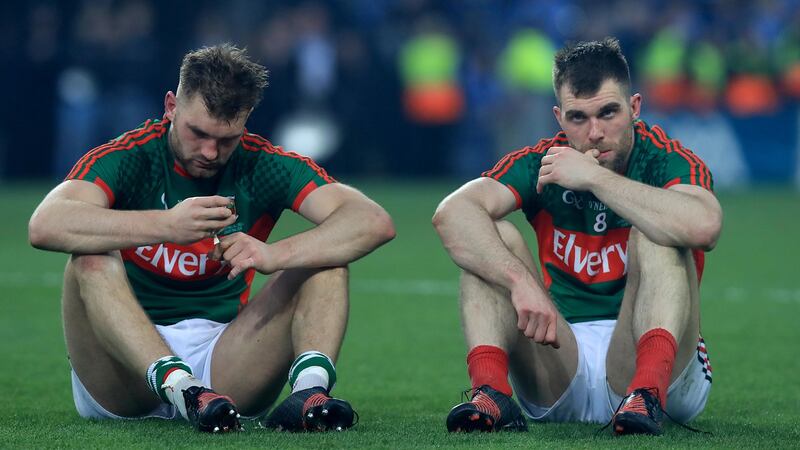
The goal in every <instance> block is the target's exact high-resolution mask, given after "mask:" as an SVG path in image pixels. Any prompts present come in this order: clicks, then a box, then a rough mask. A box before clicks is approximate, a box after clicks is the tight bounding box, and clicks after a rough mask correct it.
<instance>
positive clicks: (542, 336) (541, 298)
mask: <svg viewBox="0 0 800 450" xmlns="http://www.w3.org/2000/svg"><path fill="white" fill-rule="evenodd" d="M511 303H512V305H514V309H515V310H516V311H517V328H519V330H520V331H522V334H524V335H525V336H526V337H528V338H530V339H532V340H533V341H534V342H537V343H539V344H543V345H551V346H553V348H559V347H560V345H559V343H558V336H556V329H557V327H558V310H556V307H555V305H554V304H553V302H552V300H550V298H549V297H548V296H547V295H546V294H543V293H541V292H539V290H537V289H533V288H532V287H531V285H530V284H528V283H526V282H520V283H519V284H518V285H517V286H514V287H513V288H512V289H511Z"/></svg>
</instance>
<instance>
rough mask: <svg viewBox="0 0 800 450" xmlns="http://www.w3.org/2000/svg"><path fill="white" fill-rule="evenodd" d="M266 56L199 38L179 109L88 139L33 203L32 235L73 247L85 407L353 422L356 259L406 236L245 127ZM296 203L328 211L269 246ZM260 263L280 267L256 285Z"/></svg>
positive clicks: (77, 382) (213, 417) (73, 336)
mask: <svg viewBox="0 0 800 450" xmlns="http://www.w3.org/2000/svg"><path fill="white" fill-rule="evenodd" d="M266 84H267V72H266V70H265V68H264V67H262V66H260V65H258V64H256V63H254V62H252V61H250V60H249V59H248V57H247V55H246V54H245V52H244V51H242V50H239V49H237V48H235V47H233V46H230V45H220V46H214V47H207V48H203V49H200V50H197V51H194V52H191V53H188V54H187V55H186V56H185V57H184V59H183V63H182V65H181V68H180V77H179V83H178V87H177V89H176V91H175V92H172V91H169V92H167V93H166V95H165V98H164V109H165V111H164V115H163V117H162V118H161V119H159V120H148V121H146V122H145V123H144V124H142V125H141V126H139V127H138V128H136V129H134V130H132V131H129V132H127V133H124V134H122V135H121V136H119V137H117V138H116V139H113V140H111V141H110V142H108V143H107V144H104V145H101V146H99V147H97V148H95V149H93V150H91V151H89V152H88V153H87V154H86V155H85V156H84V157H82V158H81V159H80V160H79V161H78V162H77V163H76V164H75V166H74V168H73V169H72V171H71V172H70V173H69V174H68V175H67V177H66V181H64V182H63V183H61V184H60V185H58V186H57V187H56V188H54V189H53V190H52V191H51V192H50V193H49V194H48V195H47V196H46V197H45V199H44V200H43V201H42V203H41V204H40V205H39V207H38V208H37V209H36V211H35V212H34V214H33V216H32V218H31V220H30V226H29V237H30V241H31V243H32V245H33V246H35V247H37V248H42V249H46V250H52V251H58V252H64V253H68V254H70V255H71V256H70V257H69V260H68V262H67V265H66V269H65V273H64V288H63V320H64V332H65V338H66V347H67V351H68V353H69V358H70V363H71V365H72V392H73V397H74V400H75V406H76V407H77V410H78V413H79V414H80V415H81V416H83V417H86V418H112V419H120V418H143V417H161V418H179V417H182V418H184V419H186V420H188V421H189V422H190V423H191V424H192V425H193V426H194V427H195V428H197V429H198V430H200V431H209V432H224V431H231V430H238V429H239V428H240V420H239V417H240V415H244V416H253V417H256V416H261V415H263V414H264V413H265V412H266V411H267V410H268V409H269V407H270V406H271V405H272V404H273V403H274V402H275V400H276V398H277V397H278V395H279V394H280V392H281V390H282V388H283V386H284V383H285V382H286V380H287V379H288V381H289V385H290V387H291V394H290V395H289V396H288V397H287V398H286V399H285V400H284V401H283V402H282V403H280V405H278V406H277V407H275V408H274V409H273V410H272V412H271V413H270V414H269V416H268V417H267V419H266V421H265V425H266V426H268V427H270V428H275V429H282V430H290V431H302V430H342V429H346V428H349V427H351V426H352V425H353V423H354V420H355V417H356V414H355V412H354V411H353V408H352V407H351V405H350V404H349V403H348V402H346V401H345V400H342V399H336V398H332V397H331V396H330V394H331V389H332V388H333V386H334V384H335V383H336V380H337V377H336V369H335V362H336V359H337V356H338V354H339V350H340V347H341V344H342V339H343V337H344V333H345V328H346V325H347V318H348V269H347V267H348V264H349V263H350V262H352V261H354V260H356V259H358V258H361V257H362V256H364V255H366V254H368V253H370V252H372V251H373V250H374V249H375V248H377V247H378V246H380V245H381V244H383V243H385V242H387V241H389V240H390V239H392V238H393V237H394V226H393V224H392V221H391V219H390V218H389V216H388V214H387V213H386V212H385V211H384V210H383V208H381V207H380V206H379V205H378V204H376V203H375V202H373V201H372V200H370V199H369V198H367V197H366V196H365V195H364V194H362V193H361V192H359V191H357V190H355V189H353V188H350V187H348V186H345V185H344V184H341V183H337V182H336V181H335V180H334V179H333V178H332V177H331V176H330V175H328V174H327V173H326V171H325V170H323V169H322V168H321V167H319V166H318V165H317V164H316V163H315V162H314V161H312V160H311V159H309V158H307V157H304V156H301V155H298V154H295V153H292V152H287V151H284V150H283V149H281V148H280V147H277V146H275V145H273V144H271V143H270V142H269V141H268V140H266V139H264V138H263V137H261V136H258V135H256V134H253V133H250V132H248V131H247V130H246V129H245V123H246V122H247V119H248V117H249V116H250V113H251V112H252V110H253V108H254V107H255V106H256V105H257V104H258V103H259V101H260V99H261V97H262V91H263V88H264V87H265V86H266ZM286 209H291V210H292V211H294V212H295V213H298V214H300V215H301V216H303V217H305V218H306V219H308V220H309V221H311V222H312V223H313V224H315V225H316V226H314V227H313V228H311V229H309V230H307V231H305V232H302V233H299V234H296V235H294V236H291V237H287V238H285V239H281V240H278V241H276V242H272V243H269V244H267V243H266V239H267V237H268V236H269V234H270V231H271V230H272V228H273V226H274V225H275V222H276V221H277V220H278V218H279V217H280V216H281V213H282V212H283V211H284V210H286ZM256 272H259V273H262V274H271V277H270V279H269V281H268V283H267V284H266V285H265V286H264V287H263V288H261V289H258V290H256V291H255V292H251V283H252V282H253V277H254V275H255V273H256Z"/></svg>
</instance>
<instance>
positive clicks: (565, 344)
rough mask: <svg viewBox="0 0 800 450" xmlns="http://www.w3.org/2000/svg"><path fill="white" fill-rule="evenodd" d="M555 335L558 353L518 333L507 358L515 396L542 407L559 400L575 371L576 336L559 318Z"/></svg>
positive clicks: (576, 364)
mask: <svg viewBox="0 0 800 450" xmlns="http://www.w3.org/2000/svg"><path fill="white" fill-rule="evenodd" d="M556 334H557V336H558V341H559V344H560V347H559V348H558V349H556V348H553V347H551V346H548V345H542V344H537V343H536V342H533V341H532V340H530V339H528V338H526V337H525V336H524V335H523V334H522V333H520V334H519V337H518V339H517V343H516V345H515V346H514V348H513V349H512V350H511V352H510V354H509V370H510V374H511V377H512V379H513V380H514V387H515V388H516V390H517V394H518V395H520V396H521V397H522V398H524V399H525V400H526V401H529V402H533V403H535V404H537V405H539V406H543V407H547V406H551V405H553V404H554V403H555V402H556V401H557V400H558V399H559V398H561V396H562V395H563V394H564V393H565V392H566V391H567V388H568V387H569V386H570V383H572V380H573V379H574V378H575V374H576V373H577V370H578V344H577V341H576V340H575V334H574V333H573V332H572V329H571V328H570V327H569V324H568V323H567V322H566V321H565V320H564V319H563V318H562V317H561V316H560V315H559V317H558V330H557V332H556Z"/></svg>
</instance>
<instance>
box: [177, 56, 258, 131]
mask: <svg viewBox="0 0 800 450" xmlns="http://www.w3.org/2000/svg"><path fill="white" fill-rule="evenodd" d="M267 77H268V72H267V69H266V68H264V66H262V65H260V64H257V63H255V62H253V61H251V60H250V59H249V58H248V56H247V52H246V50H243V49H239V48H237V47H235V46H233V45H231V44H220V45H215V46H212V47H203V48H201V49H199V50H195V51H193V52H190V53H187V54H186V56H184V57H183V62H182V63H181V72H180V85H179V86H180V91H181V93H182V94H185V95H186V96H187V97H189V98H191V97H192V96H193V95H194V94H200V96H201V97H202V100H203V102H204V103H205V105H206V108H207V109H208V112H209V113H210V114H211V116H212V117H215V118H218V119H224V120H228V121H230V120H233V119H235V118H236V117H237V116H238V115H239V114H240V113H242V112H243V111H249V110H250V109H251V108H255V107H256V105H258V103H259V102H260V101H261V98H262V96H263V90H264V88H265V87H266V86H267Z"/></svg>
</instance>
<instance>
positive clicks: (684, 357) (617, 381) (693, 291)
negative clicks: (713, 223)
mask: <svg viewBox="0 0 800 450" xmlns="http://www.w3.org/2000/svg"><path fill="white" fill-rule="evenodd" d="M630 245H631V244H630V243H629V247H628V267H629V269H630V270H629V273H628V277H627V281H626V284H625V292H624V294H623V299H622V305H621V307H620V312H619V316H618V319H617V326H616V328H615V329H614V334H613V335H612V336H611V342H610V343H609V347H608V355H607V359H606V373H607V376H608V382H609V385H610V386H611V388H612V389H613V390H614V391H615V392H616V393H617V394H624V393H625V390H626V389H627V385H628V383H629V382H630V380H631V379H632V378H633V373H634V371H635V370H636V344H637V341H638V337H637V336H635V332H634V329H633V314H634V305H635V301H636V295H637V292H638V289H639V281H640V277H641V276H642V275H641V273H640V272H639V269H638V265H639V263H638V258H639V256H638V254H637V252H636V251H632V249H631V247H630ZM682 261H683V264H682V265H683V266H684V277H685V278H684V279H685V282H686V283H687V284H688V286H689V293H690V302H689V307H690V311H689V316H688V322H687V324H686V327H685V328H684V331H683V333H682V336H681V339H680V342H678V351H677V354H676V356H675V365H674V368H673V371H672V378H671V381H674V380H675V379H676V378H677V377H678V376H680V374H681V373H682V371H683V369H684V368H685V367H686V365H687V364H689V362H690V361H691V360H692V358H694V357H695V354H696V351H697V342H698V338H699V336H700V289H699V282H698V279H697V266H696V264H695V261H694V257H693V256H692V252H691V251H688V250H685V251H683V254H682Z"/></svg>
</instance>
